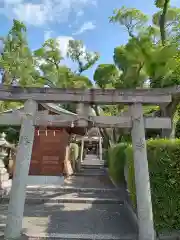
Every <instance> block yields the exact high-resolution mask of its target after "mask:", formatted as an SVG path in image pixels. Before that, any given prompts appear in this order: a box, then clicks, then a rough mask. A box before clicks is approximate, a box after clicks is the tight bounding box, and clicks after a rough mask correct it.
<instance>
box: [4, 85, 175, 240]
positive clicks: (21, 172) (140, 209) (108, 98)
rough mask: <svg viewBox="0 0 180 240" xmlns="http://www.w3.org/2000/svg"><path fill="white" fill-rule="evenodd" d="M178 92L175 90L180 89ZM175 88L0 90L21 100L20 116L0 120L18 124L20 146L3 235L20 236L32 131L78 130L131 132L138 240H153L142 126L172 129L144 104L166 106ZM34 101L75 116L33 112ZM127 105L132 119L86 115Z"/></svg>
mask: <svg viewBox="0 0 180 240" xmlns="http://www.w3.org/2000/svg"><path fill="white" fill-rule="evenodd" d="M178 89H179V88H178ZM173 90H174V89H172V90H170V89H148V90H147V89H136V90H133V91H132V90H118V89H108V90H102V89H89V90H82V89H73V90H72V89H71V90H68V89H52V88H51V89H49V88H47V89H46V88H20V87H7V86H6V87H5V86H2V87H1V88H0V100H7V101H10V100H11V101H25V105H24V112H23V114H19V115H18V114H17V115H13V114H9V115H3V114H2V115H1V116H0V124H1V125H5V124H6V125H7V124H8V125H12V126H14V125H15V126H17V125H21V133H20V138H19V147H18V151H17V156H16V168H15V176H14V178H13V183H12V189H11V195H10V203H9V209H8V217H7V226H6V231H5V237H6V238H7V239H9V238H15V237H17V238H18V237H19V236H20V235H21V230H22V219H23V210H24V203H25V192H26V181H27V176H28V172H29V165H30V160H31V155H32V148H33V141H34V130H35V127H37V126H45V127H48V126H51V127H52V126H56V127H69V128H74V127H79V128H92V127H97V128H112V127H118V128H130V129H131V134H132V145H133V150H134V154H133V155H134V168H135V184H136V195H137V213H138V223H139V240H144V239H147V240H155V232H154V224H153V214H152V203H151V192H150V182H149V171H148V162H147V153H146V141H145V128H153V129H155V128H171V119H169V118H158V117H157V118H145V117H144V116H143V110H142V104H159V105H161V104H163V105H165V104H170V103H171V99H172V96H171V95H172V93H171V92H173ZM37 102H56V103H64V102H67V103H71V102H73V103H77V104H78V109H77V115H75V116H72V115H70V116H58V115H42V114H39V113H38V112H37ZM120 103H123V104H127V105H129V110H130V111H129V112H130V115H129V116H127V117H120V116H110V117H109V116H90V115H89V105H92V104H94V105H96V104H98V105H103V104H104V105H105V104H106V105H107V104H109V105H114V104H120Z"/></svg>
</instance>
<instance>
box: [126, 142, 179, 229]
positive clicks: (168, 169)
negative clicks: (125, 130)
mask: <svg viewBox="0 0 180 240" xmlns="http://www.w3.org/2000/svg"><path fill="white" fill-rule="evenodd" d="M125 152H126V159H127V163H128V171H129V174H128V175H129V176H128V188H129V191H130V193H131V198H132V201H133V203H134V205H136V197H135V195H136V194H135V184H134V166H133V155H132V153H133V152H132V147H130V146H129V147H128V148H127V149H126V151H125ZM147 153H148V163H149V174H150V182H151V194H152V203H153V213H154V220H155V227H156V230H157V231H161V230H179V226H180V212H179V210H180V201H179V195H180V188H179V181H180V161H179V155H180V140H174V141H171V140H164V139H156V140H149V141H148V142H147ZM142 181H143V180H142Z"/></svg>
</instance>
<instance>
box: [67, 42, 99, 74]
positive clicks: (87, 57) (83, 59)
mask: <svg viewBox="0 0 180 240" xmlns="http://www.w3.org/2000/svg"><path fill="white" fill-rule="evenodd" d="M67 56H68V57H69V58H70V59H71V60H72V61H73V62H76V63H77V64H78V72H77V73H78V74H79V75H80V74H81V73H82V72H84V71H86V70H88V69H89V68H91V67H92V66H93V65H94V64H95V63H96V62H97V60H98V59H99V54H98V53H97V52H89V51H87V50H86V49H85V47H84V44H83V42H82V41H80V40H70V41H69V46H68V52H67Z"/></svg>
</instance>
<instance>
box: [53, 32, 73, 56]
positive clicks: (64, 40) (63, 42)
mask: <svg viewBox="0 0 180 240" xmlns="http://www.w3.org/2000/svg"><path fill="white" fill-rule="evenodd" d="M56 39H57V42H58V43H59V48H60V51H61V54H62V56H63V57H64V58H65V57H66V55H67V50H68V44H69V40H73V39H74V38H72V37H70V36H59V37H57V38H56Z"/></svg>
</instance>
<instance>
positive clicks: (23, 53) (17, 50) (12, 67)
mask: <svg viewBox="0 0 180 240" xmlns="http://www.w3.org/2000/svg"><path fill="white" fill-rule="evenodd" d="M3 43H4V48H3V52H2V53H1V56H0V69H1V74H2V83H3V84H6V85H8V84H17V83H18V84H19V85H21V86H27V85H28V86H32V85H34V84H35V82H34V79H33V77H32V75H33V73H34V71H35V68H34V59H33V56H32V52H31V50H30V49H29V46H28V43H27V40H26V27H25V25H24V24H23V23H22V22H19V21H17V20H14V21H13V26H12V28H11V30H10V31H9V33H8V35H7V37H5V38H3Z"/></svg>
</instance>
